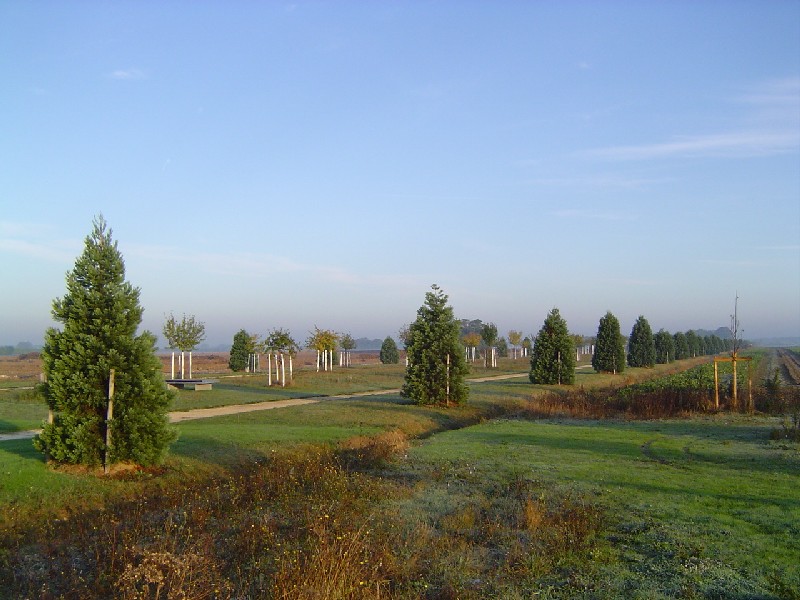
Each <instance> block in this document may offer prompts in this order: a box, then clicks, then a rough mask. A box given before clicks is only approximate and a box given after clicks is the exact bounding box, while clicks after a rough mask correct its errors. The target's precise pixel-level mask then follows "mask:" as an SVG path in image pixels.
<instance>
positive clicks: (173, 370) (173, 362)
mask: <svg viewBox="0 0 800 600" xmlns="http://www.w3.org/2000/svg"><path fill="white" fill-rule="evenodd" d="M169 378H170V379H175V350H173V351H172V361H171V366H170V376H169Z"/></svg>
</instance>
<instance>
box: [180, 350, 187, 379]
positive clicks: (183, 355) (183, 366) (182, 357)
mask: <svg viewBox="0 0 800 600" xmlns="http://www.w3.org/2000/svg"><path fill="white" fill-rule="evenodd" d="M185 372H186V357H185V354H184V352H183V350H181V379H186V377H184V374H185Z"/></svg>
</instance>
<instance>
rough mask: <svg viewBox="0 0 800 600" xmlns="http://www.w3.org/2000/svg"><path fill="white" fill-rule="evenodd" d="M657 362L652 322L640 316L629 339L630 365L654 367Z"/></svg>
mask: <svg viewBox="0 0 800 600" xmlns="http://www.w3.org/2000/svg"><path fill="white" fill-rule="evenodd" d="M655 364H656V341H655V338H654V337H653V330H652V329H651V327H650V323H648V322H647V319H645V318H644V316H641V315H640V316H639V318H638V319H636V323H634V324H633V329H631V337H630V340H629V341H628V365H629V366H631V367H652V366H654V365H655Z"/></svg>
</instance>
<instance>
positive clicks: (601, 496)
mask: <svg viewBox="0 0 800 600" xmlns="http://www.w3.org/2000/svg"><path fill="white" fill-rule="evenodd" d="M774 426H775V421H774V420H773V419H768V418H757V417H751V418H748V417H735V418H730V417H723V416H721V417H709V418H696V419H691V420H679V421H658V422H622V421H619V422H617V421H607V422H581V421H563V422H551V421H542V422H531V421H514V420H495V421H491V422H487V423H484V424H480V425H476V426H473V427H469V428H466V429H461V430H458V431H448V432H444V433H441V434H439V435H437V436H435V437H433V438H431V439H429V440H426V441H425V442H424V443H422V444H420V445H419V446H417V447H416V448H414V449H413V450H412V451H411V452H410V459H411V464H412V465H414V469H416V470H422V471H423V472H429V473H430V472H438V473H444V474H445V475H444V476H443V477H442V478H441V480H440V481H439V482H436V483H431V484H430V485H429V486H428V487H426V488H425V489H424V490H423V491H421V492H420V494H419V496H418V498H417V501H418V502H419V504H420V505H423V506H431V502H430V500H427V499H426V496H435V495H436V494H438V493H441V490H440V488H441V487H442V485H445V486H447V487H448V489H449V491H450V494H451V500H452V495H453V494H456V495H457V494H467V495H469V494H471V493H472V490H471V489H470V488H473V489H474V487H475V486H476V484H477V485H478V486H479V487H482V488H485V487H487V486H490V485H494V486H497V485H499V484H502V483H503V482H508V481H511V480H514V479H519V478H523V479H526V480H530V481H531V482H533V483H534V484H535V485H536V486H538V487H540V488H541V489H542V493H543V494H550V493H558V494H578V495H580V497H582V498H587V499H588V500H589V501H591V502H593V503H597V504H599V505H600V506H602V507H603V509H604V513H605V514H606V516H607V519H608V524H607V529H606V530H605V533H604V541H603V544H602V553H604V556H603V558H602V559H599V560H598V561H597V562H596V563H595V564H593V565H591V568H589V569H588V572H589V573H591V577H590V578H589V579H591V582H589V581H587V582H585V583H586V585H589V586H590V587H591V588H592V589H593V590H594V592H595V593H596V594H597V595H598V597H626V598H661V597H718V598H723V597H724V598H759V597H763V598H767V597H782V596H783V595H784V594H785V593H789V592H788V590H800V575H799V573H800V572H798V570H797V564H798V561H800V452H798V447H797V445H796V444H794V445H787V444H783V443H776V442H771V441H770V440H769V432H770V429H771V428H772V427H774ZM428 481H435V479H431V478H428ZM465 482H467V483H466V484H465ZM470 482H471V483H470ZM598 556H599V552H598ZM795 597H796V596H795Z"/></svg>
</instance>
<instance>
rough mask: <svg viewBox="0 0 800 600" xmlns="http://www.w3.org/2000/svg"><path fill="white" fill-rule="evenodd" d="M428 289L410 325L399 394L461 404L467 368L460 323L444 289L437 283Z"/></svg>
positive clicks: (430, 401)
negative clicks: (405, 361)
mask: <svg viewBox="0 0 800 600" xmlns="http://www.w3.org/2000/svg"><path fill="white" fill-rule="evenodd" d="M431 289H432V291H430V292H427V293H426V294H425V303H424V304H423V305H422V306H421V307H420V308H419V310H417V319H416V321H414V322H413V323H412V324H411V325H410V326H409V341H408V345H407V350H408V362H409V365H408V369H406V376H405V381H404V383H403V388H402V390H401V392H400V393H401V395H402V396H404V397H406V398H411V399H413V400H414V401H415V402H416V403H417V404H440V405H449V404H461V403H463V402H466V400H467V395H468V393H469V389H468V388H467V385H466V382H465V379H464V378H465V376H466V374H467V372H468V371H469V367H468V366H467V363H466V361H465V359H464V351H463V349H462V347H461V342H460V340H459V334H460V328H459V323H458V321H456V320H455V318H453V308H452V307H451V306H448V305H447V296H446V295H445V294H444V292H442V290H441V289H440V288H439V286H437V285H434V286H432V288H431Z"/></svg>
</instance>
